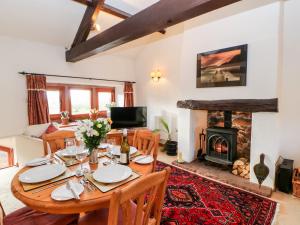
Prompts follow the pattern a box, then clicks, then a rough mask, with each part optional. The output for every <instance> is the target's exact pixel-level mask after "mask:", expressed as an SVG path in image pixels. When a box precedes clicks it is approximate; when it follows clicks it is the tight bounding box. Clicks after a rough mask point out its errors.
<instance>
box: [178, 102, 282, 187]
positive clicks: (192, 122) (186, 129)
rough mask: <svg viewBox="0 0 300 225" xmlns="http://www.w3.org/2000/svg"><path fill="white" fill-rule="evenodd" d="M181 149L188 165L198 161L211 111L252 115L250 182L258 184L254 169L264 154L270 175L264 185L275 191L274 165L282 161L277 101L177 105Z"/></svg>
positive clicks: (187, 103)
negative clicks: (201, 136)
mask: <svg viewBox="0 0 300 225" xmlns="http://www.w3.org/2000/svg"><path fill="white" fill-rule="evenodd" d="M177 107H178V108H179V116H178V149H179V151H180V152H182V155H183V159H184V160H185V161H186V162H192V161H193V160H195V158H196V154H197V150H198V149H199V138H198V137H199V134H200V132H201V131H202V129H206V128H207V119H208V111H209V110H219V111H220V110H224V111H225V110H227V111H240V112H251V113H252V132H251V151H250V168H251V172H250V182H253V183H257V180H256V177H255V174H254V172H253V169H252V168H253V166H254V165H255V164H257V163H258V162H259V156H260V154H261V153H264V154H265V155H266V159H265V163H266V165H267V166H268V167H269V169H270V174H269V176H268V177H267V179H266V180H265V181H264V183H263V185H265V186H267V187H270V188H274V183H275V163H276V161H277V159H278V157H279V153H278V152H279V143H278V140H279V138H278V132H279V124H278V113H277V112H278V99H235V100H215V101H214V100H212V101H201V100H186V101H178V102H177Z"/></svg>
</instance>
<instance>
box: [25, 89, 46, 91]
mask: <svg viewBox="0 0 300 225" xmlns="http://www.w3.org/2000/svg"><path fill="white" fill-rule="evenodd" d="M27 91H46V89H38V88H36V89H31V88H29V89H27Z"/></svg>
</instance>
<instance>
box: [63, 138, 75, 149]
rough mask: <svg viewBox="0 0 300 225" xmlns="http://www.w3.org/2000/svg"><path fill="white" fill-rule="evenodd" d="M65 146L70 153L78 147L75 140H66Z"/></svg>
mask: <svg viewBox="0 0 300 225" xmlns="http://www.w3.org/2000/svg"><path fill="white" fill-rule="evenodd" d="M65 145H66V149H67V150H69V151H71V150H73V149H74V147H75V146H76V141H75V138H66V139H65Z"/></svg>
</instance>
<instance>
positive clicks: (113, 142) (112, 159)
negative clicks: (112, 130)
mask: <svg viewBox="0 0 300 225" xmlns="http://www.w3.org/2000/svg"><path fill="white" fill-rule="evenodd" d="M107 144H108V147H107V153H108V155H109V157H110V164H116V161H115V155H114V154H113V153H114V152H113V149H114V147H115V145H116V140H115V139H107Z"/></svg>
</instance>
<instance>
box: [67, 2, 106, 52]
mask: <svg viewBox="0 0 300 225" xmlns="http://www.w3.org/2000/svg"><path fill="white" fill-rule="evenodd" d="M88 2H89V4H88V5H87V8H86V10H85V13H84V16H83V18H82V20H81V23H80V26H79V28H78V30H77V33H76V36H75V38H74V41H73V44H72V45H71V47H72V48H73V47H76V46H77V45H79V44H80V43H82V42H84V41H86V39H87V37H88V36H89V33H90V31H91V28H92V27H93V24H94V23H95V21H96V19H97V16H98V13H99V9H100V7H101V6H102V5H103V3H104V0H90V1H88Z"/></svg>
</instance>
